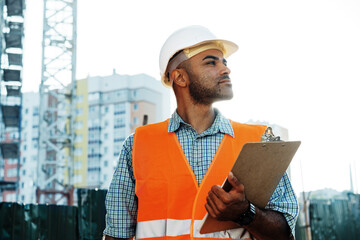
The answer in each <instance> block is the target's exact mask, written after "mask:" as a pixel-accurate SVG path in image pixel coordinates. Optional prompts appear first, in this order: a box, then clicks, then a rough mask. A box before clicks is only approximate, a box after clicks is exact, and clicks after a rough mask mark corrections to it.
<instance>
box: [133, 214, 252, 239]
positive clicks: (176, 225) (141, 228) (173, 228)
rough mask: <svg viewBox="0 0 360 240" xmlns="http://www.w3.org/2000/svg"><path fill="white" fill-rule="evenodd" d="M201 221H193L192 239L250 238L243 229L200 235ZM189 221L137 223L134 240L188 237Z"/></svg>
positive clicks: (174, 220) (165, 220) (170, 220)
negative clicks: (194, 230) (193, 231)
mask: <svg viewBox="0 0 360 240" xmlns="http://www.w3.org/2000/svg"><path fill="white" fill-rule="evenodd" d="M201 223H202V221H201V220H195V223H194V228H195V229H196V230H197V231H196V232H195V233H194V237H198V238H221V239H227V238H239V236H242V237H243V239H244V238H250V235H249V233H247V232H246V230H245V229H243V228H237V229H231V230H227V231H221V232H216V233H207V234H200V233H199V229H200V226H201ZM190 224H191V219H186V220H176V219H161V220H153V221H145V222H139V223H138V224H137V226H136V239H143V238H156V237H165V236H169V237H176V236H180V235H190Z"/></svg>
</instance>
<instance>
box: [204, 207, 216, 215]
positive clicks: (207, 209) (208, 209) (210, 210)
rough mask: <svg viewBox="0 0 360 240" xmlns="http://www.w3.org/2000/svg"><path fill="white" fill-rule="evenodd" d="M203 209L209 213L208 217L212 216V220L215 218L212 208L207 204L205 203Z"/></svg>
mask: <svg viewBox="0 0 360 240" xmlns="http://www.w3.org/2000/svg"><path fill="white" fill-rule="evenodd" d="M205 209H206V211H207V212H208V213H209V215H210V216H212V217H213V218H216V214H215V212H214V210H213V209H212V207H210V205H209V204H208V203H205Z"/></svg>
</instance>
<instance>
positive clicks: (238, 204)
mask: <svg viewBox="0 0 360 240" xmlns="http://www.w3.org/2000/svg"><path fill="white" fill-rule="evenodd" d="M228 180H229V183H230V184H231V185H232V189H231V190H230V191H229V192H225V191H224V190H223V189H222V188H221V187H220V186H218V185H215V186H213V187H212V188H211V190H210V191H209V194H208V197H207V198H206V201H207V203H206V204H205V208H206V210H207V211H208V213H209V214H210V216H212V217H213V218H216V219H218V220H221V221H234V220H237V218H238V217H239V216H240V215H241V214H242V213H244V212H245V211H246V210H247V209H248V208H249V201H248V200H247V199H246V196H245V192H244V190H245V188H244V185H243V184H241V183H240V182H239V180H238V179H237V178H236V177H235V176H234V174H232V172H230V173H229V175H228Z"/></svg>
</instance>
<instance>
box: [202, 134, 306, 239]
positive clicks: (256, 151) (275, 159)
mask: <svg viewBox="0 0 360 240" xmlns="http://www.w3.org/2000/svg"><path fill="white" fill-rule="evenodd" d="M300 143H301V142H300V141H276V142H275V141H274V142H256V143H246V144H244V146H243V148H242V150H241V151H240V153H239V155H238V157H237V160H236V162H235V164H234V165H233V167H232V169H231V172H232V173H233V174H234V175H235V177H237V179H239V181H240V182H241V183H242V184H244V187H245V194H246V198H247V199H248V200H249V201H250V202H251V203H252V204H254V205H255V206H257V207H258V208H265V206H266V205H267V203H268V201H269V199H270V197H271V196H272V194H273V192H274V191H275V189H276V187H277V185H278V183H279V182H280V179H281V178H282V176H283V175H284V173H285V171H286V169H287V168H288V167H289V165H290V162H291V161H292V159H293V157H294V155H295V153H296V151H297V149H298V148H299V146H300ZM222 188H223V189H224V190H225V191H227V192H228V191H230V190H231V188H232V186H231V184H230V183H229V182H228V180H227V179H226V180H225V182H224V184H223V186H222ZM234 228H239V225H238V224H236V223H235V222H232V221H219V220H216V219H215V218H212V217H211V216H210V215H208V214H206V215H205V217H204V219H203V220H202V224H201V225H200V233H201V234H205V233H211V232H218V231H224V230H228V229H234Z"/></svg>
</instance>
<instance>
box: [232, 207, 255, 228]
mask: <svg viewBox="0 0 360 240" xmlns="http://www.w3.org/2000/svg"><path fill="white" fill-rule="evenodd" d="M255 213H256V212H255V206H254V205H252V204H251V203H250V208H249V209H248V210H247V211H246V212H244V213H243V214H242V215H241V216H240V218H239V220H238V221H236V222H237V223H238V224H240V225H242V226H245V225H249V224H250V223H251V222H252V221H253V220H254V217H255Z"/></svg>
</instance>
